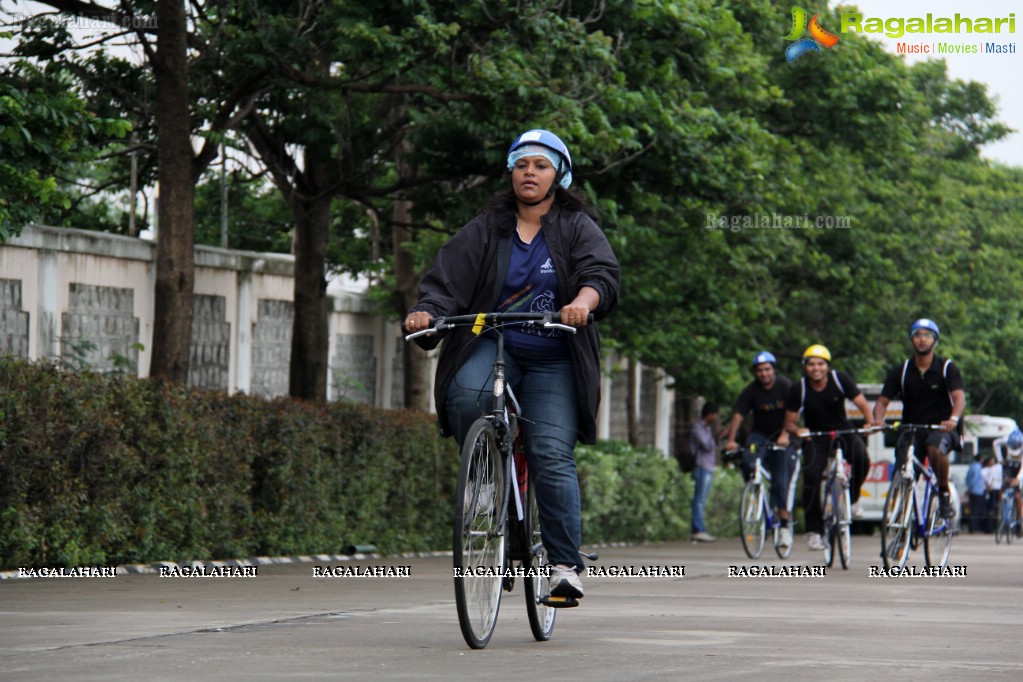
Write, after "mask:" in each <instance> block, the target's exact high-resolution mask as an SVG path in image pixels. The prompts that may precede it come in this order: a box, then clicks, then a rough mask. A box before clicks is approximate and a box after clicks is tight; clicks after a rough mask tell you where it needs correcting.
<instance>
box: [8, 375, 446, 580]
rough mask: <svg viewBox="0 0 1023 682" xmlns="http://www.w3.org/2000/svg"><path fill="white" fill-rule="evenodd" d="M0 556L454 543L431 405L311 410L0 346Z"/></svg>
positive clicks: (442, 445)
mask: <svg viewBox="0 0 1023 682" xmlns="http://www.w3.org/2000/svg"><path fill="white" fill-rule="evenodd" d="M0 388H2V391H0V395H2V398H0V414H3V433H2V436H3V438H2V446H0V556H2V557H3V567H4V568H10V567H14V566H29V565H33V566H43V565H80V564H90V563H109V564H116V563H128V562H150V561H166V560H170V561H180V560H187V559H214V558H224V557H235V556H254V555H264V554H294V553H317V552H340V551H342V548H343V547H345V546H347V545H349V544H374V545H376V546H378V547H380V548H381V549H382V550H384V551H410V550H426V549H436V548H439V547H446V546H447V545H448V543H449V542H450V517H451V505H452V503H451V498H452V488H453V486H454V482H455V478H456V476H457V466H458V461H457V460H458V458H457V454H456V453H455V452H454V447H453V443H452V441H449V440H441V439H439V438H437V437H436V427H435V425H434V421H433V419H432V418H431V417H428V416H426V415H421V414H416V413H411V412H394V411H383V410H375V409H372V408H367V407H363V406H357V405H348V404H344V403H334V404H331V405H330V406H329V407H326V408H319V407H315V406H311V405H308V404H305V403H299V402H295V401H291V400H277V401H273V402H269V403H268V402H266V401H263V400H259V399H256V398H250V397H246V396H241V395H238V396H231V397H228V396H225V395H223V394H218V393H202V392H196V391H189V390H186V389H182V388H178V387H172V386H168V385H165V384H162V383H160V382H156V381H148V380H138V379H134V378H131V377H118V378H117V379H116V380H115V379H113V378H111V377H106V376H103V375H99V374H96V373H94V372H90V371H87V370H86V371H83V372H79V373H68V372H64V371H61V370H60V369H59V368H57V367H55V366H51V365H46V364H29V363H24V362H22V361H18V360H14V359H11V358H9V357H0Z"/></svg>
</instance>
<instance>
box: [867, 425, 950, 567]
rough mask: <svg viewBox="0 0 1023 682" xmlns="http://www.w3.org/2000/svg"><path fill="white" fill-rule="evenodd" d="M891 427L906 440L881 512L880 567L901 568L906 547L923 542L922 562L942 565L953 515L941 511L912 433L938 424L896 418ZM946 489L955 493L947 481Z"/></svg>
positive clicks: (932, 479)
mask: <svg viewBox="0 0 1023 682" xmlns="http://www.w3.org/2000/svg"><path fill="white" fill-rule="evenodd" d="M891 428H893V429H896V430H898V431H900V432H901V433H900V436H899V441H900V443H901V442H903V441H907V442H906V455H905V461H904V462H903V463H902V466H901V467H899V468H897V469H896V470H895V474H894V475H893V476H892V482H891V485H890V486H889V487H888V497H887V499H886V500H885V504H884V512H883V513H882V515H881V557H882V559H884V567H885V569H891V568H893V567H897V568H899V569H902V568H903V567H904V566H905V565H906V561H907V560H908V559H909V552H910V550H911V549H916V548H917V547H919V545H920V543H921V542H923V546H924V563H925V564H926V566H927V567H932V566H937V567H939V568H945V565H946V564H947V563H948V555H949V552H950V551H951V549H952V536H953V535H954V532H955V523H954V521H955V519H954V518H945V517H943V516H942V515H941V511H940V508H941V505H940V501H939V494H940V493H939V492H938V477H937V475H936V474H935V473H934V470H933V469H932V468H931V465H930V462H929V461H928V458H927V456H926V455H924V458H923V461H920V459H919V458H918V457H917V455H916V434H917V433H919V432H922V431H937V430H940V429H941V426H940V425H931V424H902V423H899V422H896V423H894V424H892V425H891ZM898 451H899V449H898V447H896V452H898ZM949 491H950V494H951V495H953V496H954V495H955V490H954V487H953V486H952V484H951V483H949Z"/></svg>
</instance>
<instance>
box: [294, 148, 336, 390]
mask: <svg viewBox="0 0 1023 682" xmlns="http://www.w3.org/2000/svg"><path fill="white" fill-rule="evenodd" d="M328 155H329V152H327V151H325V150H323V149H319V148H314V147H307V148H306V150H305V172H304V173H303V174H302V176H301V179H300V180H299V181H298V182H297V187H296V190H295V192H293V193H292V200H291V212H292V215H293V216H294V218H295V319H294V322H293V325H292V330H291V363H290V365H289V373H288V393H289V394H290V395H291V396H292V397H295V398H302V399H305V400H315V401H324V400H326V399H327V372H328V369H329V367H328V354H329V350H328V349H329V347H330V330H329V328H328V324H327V319H328V310H327V269H326V260H327V236H328V234H329V232H330V194H329V192H327V191H326V189H327V187H328V184H329V180H328V169H327V168H328V158H327V157H328Z"/></svg>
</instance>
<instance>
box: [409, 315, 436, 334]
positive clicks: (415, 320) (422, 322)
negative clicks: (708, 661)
mask: <svg viewBox="0 0 1023 682" xmlns="http://www.w3.org/2000/svg"><path fill="white" fill-rule="evenodd" d="M432 324H433V315H431V314H430V313H427V312H423V311H419V312H415V313H409V314H408V315H406V316H405V325H404V326H405V331H407V332H409V333H410V334H411V333H412V332H418V331H422V330H423V329H429V328H430V326H431V325H432Z"/></svg>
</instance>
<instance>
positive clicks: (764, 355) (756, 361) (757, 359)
mask: <svg viewBox="0 0 1023 682" xmlns="http://www.w3.org/2000/svg"><path fill="white" fill-rule="evenodd" d="M765 362H769V363H771V365H773V366H774V367H775V368H777V367H778V360H777V359H775V357H774V355H773V354H772V353H769V352H768V351H766V350H762V351H760V352H759V353H757V354H756V355H754V356H753V364H752V365H750V368H751V369H753V370H754V371H755V370H756V368H757V365H762V364H764V363H765Z"/></svg>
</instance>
